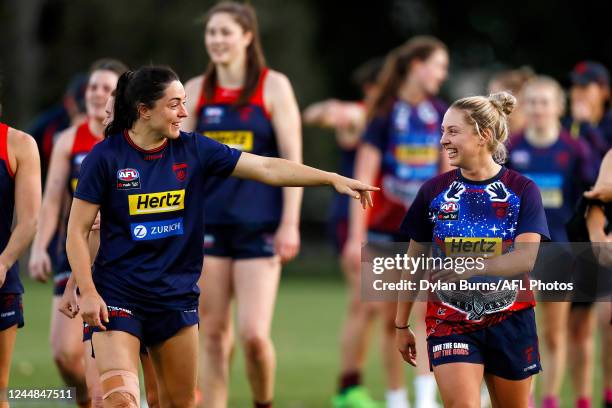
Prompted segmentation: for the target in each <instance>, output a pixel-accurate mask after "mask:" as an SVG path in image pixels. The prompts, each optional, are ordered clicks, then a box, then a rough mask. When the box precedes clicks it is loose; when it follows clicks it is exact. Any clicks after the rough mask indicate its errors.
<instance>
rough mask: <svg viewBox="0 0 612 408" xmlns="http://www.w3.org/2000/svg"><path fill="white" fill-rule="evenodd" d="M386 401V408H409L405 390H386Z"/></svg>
mask: <svg viewBox="0 0 612 408" xmlns="http://www.w3.org/2000/svg"><path fill="white" fill-rule="evenodd" d="M385 397H386V398H385V399H386V400H387V408H409V407H410V403H409V402H408V393H407V392H406V389H405V388H398V389H397V390H387V393H386V394H385Z"/></svg>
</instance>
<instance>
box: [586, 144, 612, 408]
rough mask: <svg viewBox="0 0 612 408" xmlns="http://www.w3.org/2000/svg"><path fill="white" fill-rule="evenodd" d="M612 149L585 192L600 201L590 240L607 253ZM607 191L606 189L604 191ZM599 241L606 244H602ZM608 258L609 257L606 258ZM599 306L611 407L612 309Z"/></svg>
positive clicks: (591, 215)
mask: <svg viewBox="0 0 612 408" xmlns="http://www.w3.org/2000/svg"><path fill="white" fill-rule="evenodd" d="M610 187H612V150H609V151H608V153H607V154H606V155H605V157H604V159H603V162H602V164H601V169H600V170H599V176H598V177H597V182H596V183H595V186H594V187H593V190H592V191H590V192H588V193H585V195H586V196H587V197H590V198H592V199H595V200H599V203H596V204H594V205H591V206H590V207H589V210H588V213H587V217H586V222H587V227H588V230H589V238H590V241H591V242H594V243H600V244H598V245H599V246H601V247H602V248H601V250H605V251H608V254H609V253H610V244H609V243H611V242H612V232H611V230H612V224H611V222H610V221H611V220H612V204H611V202H612V194H610V193H611V192H612V189H611V188H610ZM606 191H607V192H608V193H607V194H606ZM602 243H607V245H606V244H602ZM608 259H609V257H608ZM598 309H599V312H600V313H599V322H600V324H599V328H600V331H601V339H602V340H601V344H602V350H601V355H602V356H603V364H602V366H603V388H604V389H603V392H604V395H603V401H604V404H605V407H606V408H611V407H612V358H611V357H610V355H611V354H610V353H612V310H611V309H610V302H609V301H608V302H601V304H599V305H598Z"/></svg>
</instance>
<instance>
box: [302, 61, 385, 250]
mask: <svg viewBox="0 0 612 408" xmlns="http://www.w3.org/2000/svg"><path fill="white" fill-rule="evenodd" d="M382 63H383V61H382V60H381V59H378V58H376V59H372V60H369V61H367V62H365V63H363V64H362V65H361V66H359V67H358V68H357V69H356V70H355V72H354V74H353V76H352V78H353V82H354V83H355V84H356V85H357V86H359V89H360V90H361V93H362V95H363V100H362V101H356V102H347V101H340V100H337V99H328V100H325V101H321V102H316V103H313V104H312V105H310V106H309V107H307V108H306V109H305V110H304V114H303V119H304V123H305V124H308V125H313V126H320V127H324V128H331V129H334V130H335V136H336V144H337V145H338V147H339V149H340V171H339V173H340V174H341V175H343V176H345V177H352V176H353V169H354V167H355V156H356V153H357V147H358V146H359V141H360V140H361V135H362V134H363V130H364V129H365V125H366V114H367V112H366V106H367V105H368V104H370V103H371V99H372V96H373V95H374V93H375V91H376V89H377V86H376V80H377V78H378V74H379V73H380V70H381V68H382ZM348 206H349V200H348V197H346V196H344V195H342V194H335V195H334V199H333V201H332V204H331V211H330V213H331V214H330V219H329V235H330V237H331V238H332V240H333V243H334V247H335V248H336V250H337V251H338V253H342V249H343V247H344V243H345V242H346V237H347V234H348Z"/></svg>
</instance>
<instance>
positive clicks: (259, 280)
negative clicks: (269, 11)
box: [183, 2, 302, 407]
mask: <svg viewBox="0 0 612 408" xmlns="http://www.w3.org/2000/svg"><path fill="white" fill-rule="evenodd" d="M204 43H205V46H206V51H207V53H208V56H209V58H210V62H209V64H208V67H207V69H206V71H205V72H204V74H203V75H200V76H197V77H195V78H193V79H191V80H190V81H188V82H187V84H186V86H185V89H186V92H187V96H188V98H187V103H188V105H187V110H188V112H189V114H190V116H191V117H190V118H187V119H186V121H185V124H184V126H183V130H186V131H192V130H195V131H196V132H198V133H200V134H202V135H204V136H207V137H209V138H211V139H214V140H217V141H218V142H221V143H223V144H225V145H227V146H230V147H233V148H236V149H238V150H241V151H243V152H249V153H253V154H258V155H262V156H268V157H283V158H285V159H287V160H292V161H294V162H297V163H301V162H302V135H301V127H300V113H299V109H298V106H297V102H296V100H295V96H294V94H293V90H292V88H291V84H290V82H289V80H288V79H287V77H286V76H285V75H283V74H281V73H279V72H277V71H274V70H271V69H269V68H268V67H267V66H266V62H265V59H264V55H263V51H262V47H261V41H260V39H259V33H258V28H257V17H256V15H255V10H254V9H253V7H251V6H250V5H248V4H241V3H235V2H222V3H219V4H217V5H216V6H214V7H213V8H212V9H210V10H209V11H208V13H207V14H206V17H205V19H204ZM204 194H205V196H206V199H205V201H204V213H205V214H206V217H205V236H204V254H205V257H204V265H203V273H202V280H201V281H200V282H199V285H200V289H201V290H202V294H203V296H202V298H201V303H200V313H201V317H202V333H201V335H202V343H201V344H202V349H201V352H202V362H201V365H200V381H201V389H202V390H206V392H203V394H202V396H203V405H204V406H205V407H216V406H225V405H226V404H227V387H228V381H229V357H230V350H231V348H232V343H233V341H232V339H233V335H232V333H233V330H232V323H231V322H232V319H231V317H230V315H231V305H232V301H233V300H234V299H235V300H236V306H237V307H236V308H237V326H238V337H239V339H240V342H241V343H242V346H243V348H244V352H245V358H246V365H247V373H248V379H249V382H250V385H251V390H252V393H253V399H254V400H255V402H256V403H258V404H259V406H262V407H265V406H267V404H268V403H269V402H270V401H272V398H273V395H274V371H275V366H276V359H275V350H274V346H273V343H272V340H271V337H270V329H271V325H272V318H273V313H274V304H275V302H276V292H277V289H278V284H279V280H280V273H281V265H282V263H285V262H288V261H290V260H291V259H293V258H294V257H295V256H296V255H297V253H298V250H299V246H300V233H299V223H300V206H301V202H302V190H301V189H299V188H283V189H281V188H278V187H272V186H267V185H264V184H262V183H259V182H256V181H251V180H238V179H230V180H222V179H221V178H217V177H211V178H210V179H208V180H207V183H206V187H205V190H204ZM253 197H257V199H258V200H257V202H256V203H254V202H253V201H252V199H253Z"/></svg>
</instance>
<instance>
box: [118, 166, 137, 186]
mask: <svg viewBox="0 0 612 408" xmlns="http://www.w3.org/2000/svg"><path fill="white" fill-rule="evenodd" d="M139 188H140V173H139V172H138V170H136V169H132V168H127V169H121V170H118V171H117V190H134V189H139Z"/></svg>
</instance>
